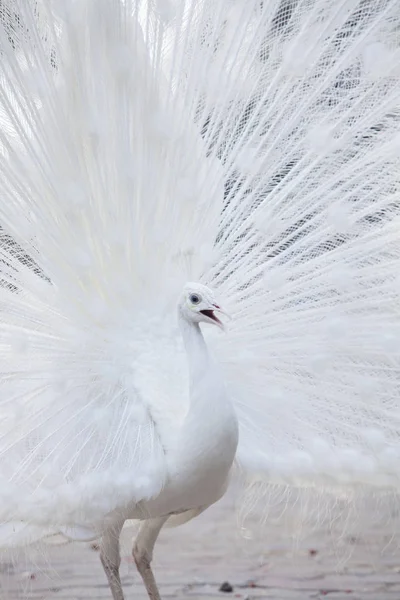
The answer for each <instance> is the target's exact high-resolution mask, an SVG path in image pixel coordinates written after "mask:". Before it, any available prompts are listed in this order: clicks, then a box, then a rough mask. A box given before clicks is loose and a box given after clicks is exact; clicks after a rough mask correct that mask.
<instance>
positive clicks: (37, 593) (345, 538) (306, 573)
mask: <svg viewBox="0 0 400 600" xmlns="http://www.w3.org/2000/svg"><path fill="white" fill-rule="evenodd" d="M296 510H297V509H296V507H294V508H293V509H292V510H291V511H287V512H285V516H284V517H283V518H282V507H280V506H277V507H275V509H273V510H271V515H270V518H269V519H268V522H267V524H266V525H265V526H264V527H262V528H260V527H259V526H258V525H257V523H258V522H257V523H256V522H254V523H253V522H251V521H249V523H248V525H249V526H250V529H251V531H252V534H250V531H249V530H247V529H243V528H241V527H240V526H239V525H238V522H237V514H236V513H235V511H234V510H233V507H232V503H231V501H230V500H229V499H228V500H224V501H223V502H222V503H220V504H218V505H216V506H214V507H213V508H211V509H209V511H207V512H206V513H204V514H203V515H201V516H200V517H199V518H198V519H196V520H194V521H192V522H190V523H188V524H186V525H183V526H182V527H179V528H177V529H169V530H165V531H163V532H162V534H161V537H160V540H159V543H158V546H157V547H156V552H155V559H154V569H155V573H156V577H157V579H158V582H159V585H160V590H161V594H162V597H163V598H164V599H167V598H174V599H181V598H182V599H183V598H185V599H191V600H196V599H197V600H215V599H217V598H219V599H221V598H224V599H225V598H226V600H229V598H231V599H232V600H234V599H236V598H237V599H239V600H240V599H242V600H252V598H255V600H257V599H258V598H266V599H268V600H273V599H275V600H300V599H301V600H307V599H309V598H314V599H319V598H321V599H322V598H327V599H328V600H344V599H346V600H364V599H365V600H389V599H392V600H399V599H400V552H399V551H397V547H396V543H394V542H393V536H392V533H393V521H392V518H387V519H383V524H382V522H380V524H379V526H378V525H377V524H374V523H372V522H371V521H370V520H369V518H368V514H367V516H366V521H365V522H364V525H363V526H361V527H358V530H359V532H360V533H359V534H357V535H356V534H354V532H353V528H352V525H353V523H352V522H351V520H349V519H348V521H347V523H345V526H344V527H343V523H342V524H341V526H340V527H338V526H337V524H336V523H334V522H333V520H332V518H329V519H327V520H326V522H325V524H322V525H318V526H317V525H315V524H314V527H312V528H310V527H309V528H307V527H306V528H304V527H303V526H301V527H299V519H298V515H297V514H296ZM278 517H279V518H278ZM385 523H386V524H385ZM133 532H134V531H133V530H129V529H128V530H127V531H125V532H124V534H123V545H122V546H123V551H122V556H123V564H122V568H121V571H122V580H123V585H124V589H125V595H126V600H131V599H135V600H136V599H138V600H145V598H146V596H145V592H144V589H143V586H142V583H141V581H140V579H139V577H138V575H137V573H136V570H135V566H134V564H133V562H132V560H131V558H130V538H131V536H132V534H133ZM293 532H296V533H295V534H294V535H293ZM289 534H291V535H289ZM14 558H15V557H14ZM50 559H51V560H50ZM226 581H227V582H229V583H230V584H231V586H232V587H233V591H231V592H221V591H219V587H220V586H221V584H222V583H223V582H226ZM228 589H229V586H228ZM0 598H1V600H22V599H24V598H26V599H32V600H42V599H43V600H44V599H46V600H86V599H99V600H102V599H103V598H104V599H108V600H110V593H109V590H108V587H107V584H106V581H105V576H104V574H103V572H102V569H101V566H100V562H99V557H98V551H97V549H96V548H95V547H94V548H93V547H91V545H90V544H83V545H78V546H77V545H65V546H52V547H51V548H49V549H48V551H47V556H45V555H43V553H40V552H38V553H36V554H33V555H32V556H31V557H30V559H29V560H27V559H26V558H25V559H22V558H19V559H16V560H11V558H10V557H8V556H7V555H1V563H0Z"/></svg>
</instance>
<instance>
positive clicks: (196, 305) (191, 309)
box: [179, 283, 225, 329]
mask: <svg viewBox="0 0 400 600" xmlns="http://www.w3.org/2000/svg"><path fill="white" fill-rule="evenodd" d="M179 309H180V313H181V315H182V317H183V318H185V319H186V320H187V321H189V322H191V323H211V324H212V325H217V326H218V327H220V328H221V329H224V325H223V323H221V321H220V320H219V319H218V317H217V316H216V314H215V312H219V313H221V314H225V313H224V311H223V310H222V309H221V307H220V306H219V305H218V304H217V302H216V300H215V297H214V293H213V291H212V290H210V288H208V287H206V286H205V285H202V284H201V283H187V284H186V285H185V287H184V289H183V295H182V298H181V301H180V303H179Z"/></svg>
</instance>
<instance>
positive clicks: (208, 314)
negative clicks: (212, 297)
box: [200, 304, 230, 331]
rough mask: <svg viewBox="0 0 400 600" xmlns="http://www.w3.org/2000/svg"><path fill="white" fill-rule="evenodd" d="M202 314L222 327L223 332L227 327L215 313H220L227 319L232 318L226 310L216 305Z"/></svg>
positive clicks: (202, 311)
mask: <svg viewBox="0 0 400 600" xmlns="http://www.w3.org/2000/svg"><path fill="white" fill-rule="evenodd" d="M200 312H201V314H202V315H204V316H205V317H208V319H210V321H213V322H214V323H215V324H216V325H218V327H220V328H221V329H222V330H223V331H224V330H225V325H224V324H223V323H222V321H220V320H219V318H218V317H217V315H216V314H215V313H216V312H218V313H219V314H221V315H224V316H225V317H228V318H230V317H229V315H228V314H227V313H226V312H225V311H224V310H222V308H221V307H220V306H218V304H214V305H213V308H210V309H207V310H201V311H200Z"/></svg>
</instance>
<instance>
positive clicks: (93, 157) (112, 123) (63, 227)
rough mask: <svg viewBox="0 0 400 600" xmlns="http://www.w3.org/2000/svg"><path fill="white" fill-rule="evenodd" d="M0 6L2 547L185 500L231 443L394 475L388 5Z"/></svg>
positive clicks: (355, 475)
mask: <svg viewBox="0 0 400 600" xmlns="http://www.w3.org/2000/svg"><path fill="white" fill-rule="evenodd" d="M0 13H1V15H2V25H1V26H0V54H1V62H0V124H1V127H0V177H1V192H0V194H1V195H0V223H1V227H2V229H1V243H0V271H1V286H0V310H1V319H0V358H1V360H0V390H1V393H0V416H1V421H0V482H1V484H0V523H3V526H2V528H0V543H1V544H2V545H9V544H14V543H15V544H19V543H26V541H27V540H28V538H29V539H37V538H38V537H41V536H44V535H49V534H50V533H57V532H60V531H61V532H64V533H65V535H67V536H69V537H78V538H79V537H80V536H83V537H84V538H85V539H89V538H92V537H96V536H100V535H102V534H103V533H104V531H105V530H106V529H107V527H109V526H110V524H111V525H112V524H113V523H117V522H119V521H121V520H122V521H123V520H124V519H127V518H141V519H148V518H157V517H165V518H167V517H168V516H169V515H171V514H178V513H185V512H187V511H194V513H193V512H191V513H190V515H193V514H195V513H196V511H200V510H203V509H204V508H206V507H207V506H208V505H209V504H211V503H213V502H215V501H216V500H217V499H218V498H219V497H220V496H221V495H222V494H223V493H224V491H225V489H226V486H227V485H228V483H229V477H230V474H231V472H232V469H233V467H232V463H233V460H234V458H235V459H236V460H235V465H236V467H238V468H239V469H241V470H243V471H245V472H246V473H247V475H248V477H250V478H256V479H257V480H261V481H264V482H266V483H269V482H275V483H278V484H282V485H284V486H287V485H294V486H306V487H320V488H329V489H331V490H339V491H342V490H348V489H354V488H359V487H362V486H368V487H374V488H376V489H377V490H393V491H395V492H396V491H397V490H398V489H399V487H400V475H399V474H400V438H399V429H400V400H399V397H400V396H399V392H400V371H399V359H400V353H399V343H398V341H399V339H400V309H399V299H398V292H399V290H400V284H399V264H400V235H399V232H400V202H399V201H400V175H399V173H400V170H399V166H400V162H399V156H400V154H399V148H400V109H399V107H400V67H399V65H400V62H399V58H400V12H399V8H398V2H397V0H335V1H332V0H268V1H267V2H261V1H260V0H257V1H256V0H246V1H244V0H234V1H228V0H201V1H199V2H193V1H192V0H184V1H182V2H175V1H173V0H170V1H168V2H167V1H164V0H157V1H156V0H148V1H144V0H140V1H139V0H68V1H65V0H59V1H51V0H41V1H40V2H39V1H34V0H29V1H27V0H3V2H2V3H1V4H0ZM17 17H18V18H17ZM188 281H195V282H197V281H199V282H201V284H190V285H191V286H192V287H191V288H190V289H191V290H192V291H193V289H194V290H195V291H196V290H197V291H198V290H200V295H201V294H203V292H204V290H209V288H211V289H212V290H213V292H210V291H207V292H206V296H207V294H215V299H216V300H215V302H214V300H213V301H212V302H211V300H210V302H211V304H210V306H214V305H218V306H219V304H220V305H221V306H222V307H223V308H224V309H225V310H226V311H227V313H229V314H230V315H231V317H232V319H231V320H230V321H229V322H228V323H227V324H226V332H225V333H222V332H221V331H219V330H218V328H216V327H207V326H205V327H204V328H203V329H204V331H203V334H204V338H205V340H206V346H205V347H204V346H203V345H202V343H201V342H199V343H200V345H201V348H202V350H201V351H200V350H199V349H198V348H197V349H195V350H193V348H191V349H190V350H188V345H187V340H186V341H185V334H182V327H181V328H180V325H179V323H180V321H179V319H180V317H179V316H178V317H177V306H181V304H179V302H181V300H180V298H182V290H186V289H187V287H185V285H186V284H187V282H188ZM197 286H199V287H197ZM204 286H207V287H204ZM207 297H208V296H207ZM185 298H186V296H185ZM210 298H211V296H210ZM185 302H186V300H185ZM216 303H217V304H216ZM205 310H211V309H210V308H206V309H205ZM179 314H180V313H179V310H178V315H179ZM193 314H194V313H190V315H192V316H193ZM185 318H186V317H185ZM190 318H192V317H190ZM190 318H189V317H188V319H189V321H190ZM203 320H204V319H203ZM206 322H208V323H209V321H206ZM197 327H198V323H197ZM199 331H200V330H199ZM201 339H203V338H201ZM189 346H190V344H189ZM204 348H208V350H207V359H205V358H204V356H205V355H204V351H205V350H204ZM208 352H209V353H210V356H211V358H209V357H208ZM202 353H203V354H202ZM203 359H204V360H205V361H206V362H205V363H204V362H203ZM188 361H189V362H188ZM204 364H207V365H208V366H207V368H206V367H204ZM202 365H203V366H202ZM209 365H213V366H212V368H211V367H209ZM197 396H199V397H200V396H201V398H202V402H201V403H198V404H196V407H197V408H196V410H195V412H193V410H194V409H193V407H194V398H197ZM236 419H237V421H238V427H239V438H238V440H239V441H238V446H237V450H236V444H237V438H236ZM171 482H175V483H176V485H175V484H174V483H171ZM177 482H179V483H177ZM121 515H122V516H121ZM85 532H86V533H85ZM115 598H118V597H117V596H115Z"/></svg>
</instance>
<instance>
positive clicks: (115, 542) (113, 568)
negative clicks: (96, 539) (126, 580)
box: [100, 521, 124, 600]
mask: <svg viewBox="0 0 400 600" xmlns="http://www.w3.org/2000/svg"><path fill="white" fill-rule="evenodd" d="M123 525H124V522H123V521H122V523H118V525H116V526H114V527H112V528H110V529H108V530H107V531H106V532H105V533H104V535H103V537H102V538H101V545H100V560H101V564H102V565H103V569H104V572H105V574H106V575H107V579H108V584H109V586H110V589H111V593H112V597H113V600H124V593H123V591H122V585H121V578H120V576H119V567H120V564H121V555H120V548H119V536H120V534H121V530H122V527H123Z"/></svg>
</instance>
